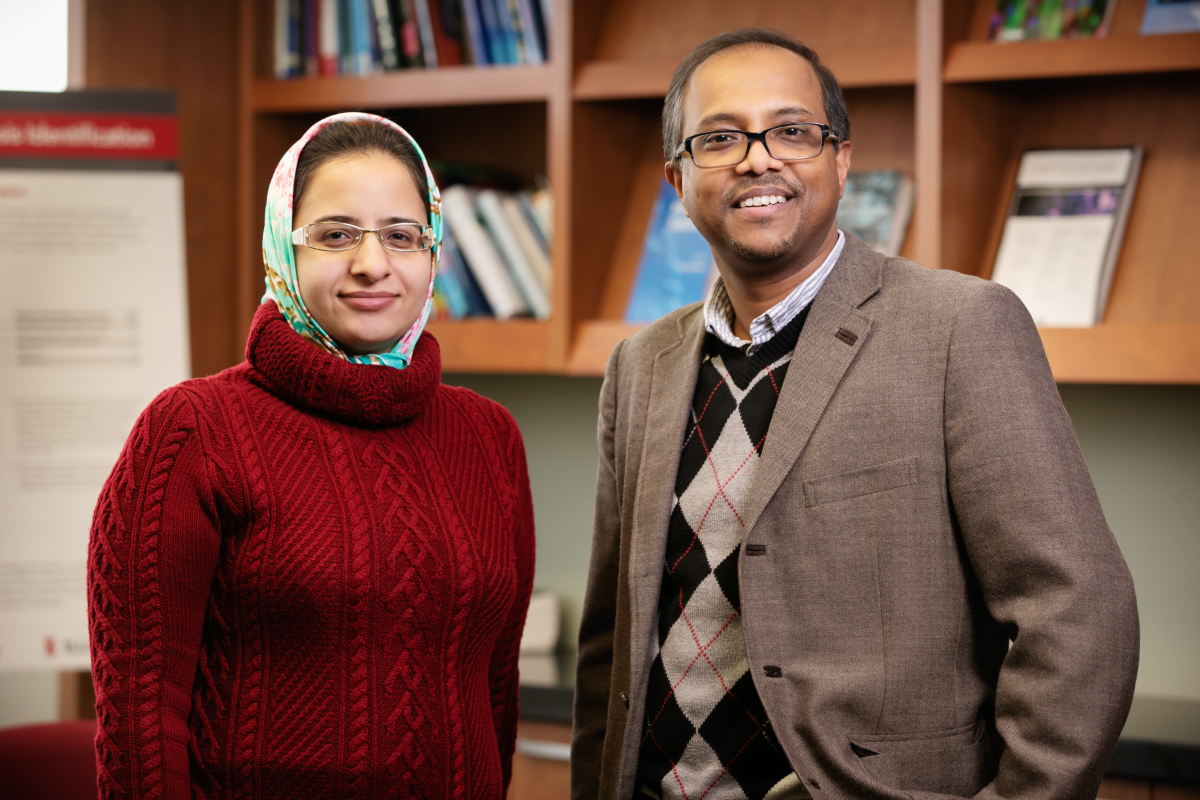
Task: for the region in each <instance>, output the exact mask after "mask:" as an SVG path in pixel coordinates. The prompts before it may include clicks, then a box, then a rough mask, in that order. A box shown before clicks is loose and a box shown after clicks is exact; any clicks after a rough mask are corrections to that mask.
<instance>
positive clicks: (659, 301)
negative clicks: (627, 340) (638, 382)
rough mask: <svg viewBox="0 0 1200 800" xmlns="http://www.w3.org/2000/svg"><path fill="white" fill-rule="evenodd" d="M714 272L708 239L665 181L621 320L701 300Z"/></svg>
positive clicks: (645, 318)
mask: <svg viewBox="0 0 1200 800" xmlns="http://www.w3.org/2000/svg"><path fill="white" fill-rule="evenodd" d="M713 273H714V263H713V257H712V250H710V249H709V246H708V242H707V241H706V240H705V239H704V237H703V236H701V235H700V232H699V231H697V230H696V226H695V225H693V224H692V221H691V220H690V219H688V216H687V214H686V213H685V212H684V210H683V203H681V202H679V196H678V195H677V194H676V193H675V187H674V186H672V185H671V184H669V183H667V182H666V181H665V180H664V181H663V182H662V183H660V184H659V190H658V196H657V197H656V198H655V200H654V210H653V211H652V212H651V214H650V224H649V226H648V228H647V230H646V238H645V240H644V242H643V244H642V255H641V258H640V259H639V260H638V266H637V274H636V276H635V278H634V282H633V291H632V292H630V294H629V305H628V306H627V307H626V309H625V321H626V322H653V321H654V320H656V319H658V318H659V317H661V316H663V315H664V314H667V313H669V312H671V311H674V310H675V309H677V308H679V307H680V306H684V305H687V304H688V303H694V302H696V301H698V300H703V299H704V294H705V292H706V291H707V290H708V286H709V284H710V283H711V281H712V276H713Z"/></svg>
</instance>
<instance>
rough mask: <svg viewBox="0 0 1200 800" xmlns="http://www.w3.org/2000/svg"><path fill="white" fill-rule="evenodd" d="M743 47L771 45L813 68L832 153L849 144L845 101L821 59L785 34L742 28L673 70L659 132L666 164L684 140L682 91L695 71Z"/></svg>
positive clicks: (715, 39) (713, 40) (695, 51)
mask: <svg viewBox="0 0 1200 800" xmlns="http://www.w3.org/2000/svg"><path fill="white" fill-rule="evenodd" d="M742 45H756V46H759V47H765V46H774V47H782V48H783V49H784V50H791V51H792V52H793V53H795V54H796V55H798V56H800V57H801V58H803V59H804V60H806V61H807V62H808V63H809V64H811V65H812V68H813V71H814V72H816V73H817V80H819V81H820V82H821V93H822V94H823V95H824V100H825V117H826V118H827V119H828V120H829V128H830V130H832V131H833V133H834V135H835V136H837V137H838V141H837V142H836V143H835V144H834V148H835V150H836V149H837V147H838V146H839V145H840V143H841V142H848V141H850V116H849V115H848V114H847V113H846V99H845V98H844V97H842V87H841V84H839V83H838V82H837V78H835V77H833V73H832V72H830V71H829V67H827V66H825V65H824V64H822V63H821V59H820V58H819V57H818V56H817V54H816V53H814V52H813V51H812V50H811V49H810V48H808V47H805V46H804V44H803V43H801V42H800V40H798V39H793V38H792V37H791V36H788V35H787V34H786V33H780V32H779V31H773V30H768V29H766V28H742V29H741V30H736V31H729V32H728V33H722V34H719V35H717V36H714V37H712V38H711V39H706V40H705V41H703V42H701V43H700V44H698V45H696V47H695V48H694V49H693V50H692V52H690V53H688V54H687V58H685V59H683V61H682V62H680V64H679V66H678V67H676V68H675V74H674V75H672V76H671V87H670V88H669V89H667V99H666V101H665V102H664V103H663V116H662V133H663V155H665V156H666V157H667V161H674V160H675V152H676V150H678V149H679V144H680V142H682V141H683V90H684V88H685V87H687V83H688V81H689V80H690V79H691V77H692V73H693V72H695V71H696V68H697V67H699V66H700V65H701V64H703V63H704V62H705V61H707V60H708V59H709V58H710V57H712V56H714V55H716V54H717V53H719V52H721V51H722V50H728V49H729V48H731V47H740V46H742Z"/></svg>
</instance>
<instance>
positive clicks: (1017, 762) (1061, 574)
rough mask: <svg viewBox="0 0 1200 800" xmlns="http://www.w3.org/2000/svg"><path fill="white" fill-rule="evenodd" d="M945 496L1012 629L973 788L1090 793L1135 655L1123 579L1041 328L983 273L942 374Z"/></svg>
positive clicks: (1127, 692)
mask: <svg viewBox="0 0 1200 800" xmlns="http://www.w3.org/2000/svg"><path fill="white" fill-rule="evenodd" d="M945 398H946V399H945V403H946V412H945V413H946V416H945V424H946V463H947V479H948V483H949V489H950V497H951V502H952V504H953V508H954V512H955V515H956V517H957V519H958V522H959V525H960V530H961V532H962V539H963V543H964V545H965V549H966V553H967V557H968V558H969V559H970V562H971V566H972V568H973V570H974V572H975V575H976V577H977V578H978V580H979V585H980V588H981V590H982V594H983V597H984V600H985V602H986V603H987V607H988V610H989V611H990V612H991V615H992V617H993V618H994V619H995V620H996V621H997V622H998V623H999V624H1000V625H1001V626H1002V628H1003V629H1004V630H1005V631H1006V632H1007V633H1008V635H1009V638H1011V640H1012V645H1011V647H1010V648H1009V650H1008V652H1007V654H1006V655H1005V656H1004V660H1003V664H1002V666H1001V669H1000V673H999V676H998V680H997V685H996V700H995V715H996V727H997V729H998V732H999V734H1000V737H1001V739H1002V741H1003V751H1002V753H1001V756H1000V769H999V774H998V775H997V776H996V779H995V781H994V782H993V783H992V784H990V785H989V786H988V787H986V788H985V789H984V791H983V792H982V794H981V797H984V798H996V797H1018V796H1019V797H1039V798H1047V799H1049V798H1068V797H1085V796H1088V797H1095V795H1096V788H1097V786H1098V785H1099V783H1100V778H1101V776H1102V774H1103V771H1104V766H1105V764H1106V763H1107V761H1108V757H1109V755H1110V753H1111V752H1112V749H1113V746H1114V744H1115V743H1116V739H1117V736H1118V734H1119V733H1120V731H1121V725H1122V723H1123V722H1124V720H1125V715H1126V712H1127V711H1128V709H1129V703H1130V699H1131V696H1132V693H1133V683H1134V676H1135V675H1136V673H1137V661H1138V620H1137V607H1136V604H1135V601H1134V593H1133V583H1132V580H1131V578H1130V575H1129V570H1128V569H1127V568H1126V566H1125V561H1124V559H1123V558H1122V557H1121V553H1120V551H1119V550H1118V548H1117V543H1116V540H1115V539H1114V538H1113V535H1112V533H1111V532H1110V531H1109V529H1108V525H1107V524H1106V522H1105V520H1104V515H1103V513H1102V512H1101V509H1100V503H1099V500H1098V498H1097V497H1096V492H1095V490H1094V488H1093V487H1092V482H1091V478H1090V476H1089V475H1088V470H1087V466H1086V465H1085V464H1084V461H1083V456H1082V454H1081V453H1080V451H1079V446H1078V443H1077V442H1076V439H1075V434H1074V430H1073V428H1072V426H1071V420H1070V418H1069V417H1068V416H1067V413H1066V410H1065V409H1064V408H1063V406H1062V402H1061V401H1060V399H1059V396H1058V391H1057V389H1056V387H1055V385H1054V379H1053V376H1052V375H1051V373H1050V368H1049V365H1048V364H1047V363H1046V357H1045V354H1044V353H1043V351H1042V346H1041V342H1040V340H1039V337H1038V333H1037V329H1036V328H1035V327H1034V325H1033V321H1032V320H1031V319H1030V317H1029V314H1028V312H1027V311H1026V310H1025V308H1024V306H1022V305H1021V302H1020V300H1018V299H1017V298H1016V296H1015V295H1013V294H1012V292H1010V291H1008V290H1007V289H1005V288H1003V287H1001V286H998V285H996V284H984V285H983V286H982V288H981V290H980V291H979V292H978V293H977V294H976V295H975V296H974V297H972V298H971V299H969V300H968V302H967V305H966V306H965V307H964V309H963V310H962V312H961V313H960V317H959V319H958V322H957V324H956V327H955V329H954V332H953V335H952V336H951V340H950V351H949V359H948V370H947V376H946V395H945Z"/></svg>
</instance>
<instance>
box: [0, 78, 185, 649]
mask: <svg viewBox="0 0 1200 800" xmlns="http://www.w3.org/2000/svg"><path fill="white" fill-rule="evenodd" d="M177 148H178V131H177V126H176V119H175V101H174V96H173V95H172V94H171V93H165V92H64V93H61V94H59V93H40V92H0V509H3V513H0V670H17V669H22V670H29V669H46V670H56V671H57V670H68V669H87V668H88V666H89V654H88V631H87V589H86V560H87V542H88V529H89V526H90V524H91V517H92V511H93V509H94V508H95V504H96V498H97V496H98V495H99V492H100V489H101V487H102V486H103V483H104V481H105V479H106V478H107V476H108V473H109V471H110V470H111V469H112V466H113V464H114V463H115V461H116V459H117V456H118V455H119V454H120V451H121V448H122V447H123V445H124V442H125V439H126V437H127V436H128V434H129V431H130V429H131V428H132V427H133V423H134V422H135V421H136V419H137V417H138V414H140V413H141V411H142V409H143V408H145V407H146V405H147V404H148V403H149V402H150V401H151V400H152V399H153V398H154V396H155V395H157V394H158V393H159V392H161V391H162V390H163V389H165V388H167V387H169V386H171V385H173V384H175V383H178V382H179V381H181V380H184V379H186V378H187V377H189V372H190V368H189V358H188V336H187V304H186V288H185V286H186V273H185V265H184V239H183V187H182V181H181V178H180V175H179V172H178V169H177V167H176V157H177Z"/></svg>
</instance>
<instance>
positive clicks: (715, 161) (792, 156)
mask: <svg viewBox="0 0 1200 800" xmlns="http://www.w3.org/2000/svg"><path fill="white" fill-rule="evenodd" d="M766 139H767V151H768V152H769V153H770V154H771V155H772V156H773V157H774V158H777V159H780V160H781V161H798V160H800V159H804V158H814V157H815V156H817V155H819V154H820V152H821V145H822V143H823V141H824V137H823V136H822V135H821V129H820V128H819V127H817V126H816V125H788V126H785V127H781V128H772V129H771V130H769V131H767V136H766ZM747 141H748V137H747V136H746V134H744V133H741V132H739V131H714V132H713V133H709V134H704V135H701V136H697V137H696V138H694V139H692V158H693V159H694V160H695V162H696V166H699V167H726V166H731V165H733V164H737V163H739V162H740V161H741V160H742V159H743V158H745V157H746V154H747V152H748V151H749V148H748V147H747V146H746V143H747Z"/></svg>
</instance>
